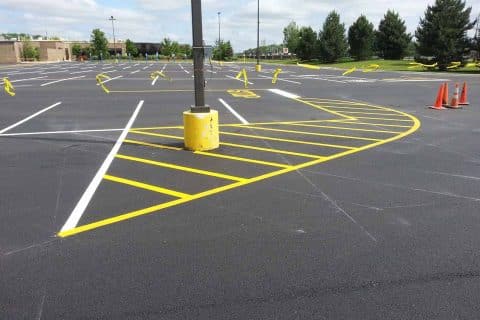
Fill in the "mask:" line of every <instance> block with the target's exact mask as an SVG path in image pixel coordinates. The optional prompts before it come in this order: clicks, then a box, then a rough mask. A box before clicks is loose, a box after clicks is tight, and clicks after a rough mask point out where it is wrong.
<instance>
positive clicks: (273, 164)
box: [194, 151, 291, 168]
mask: <svg viewBox="0 0 480 320" xmlns="http://www.w3.org/2000/svg"><path fill="white" fill-rule="evenodd" d="M194 153H195V154H200V155H203V156H209V157H216V158H222V159H229V160H235V161H242V162H248V163H255V164H261V165H265V166H272V167H278V168H290V167H291V166H289V165H287V164H281V163H276V162H269V161H262V160H255V159H250V158H243V157H234V156H228V155H225V154H219V153H212V152H205V151H195V152H194Z"/></svg>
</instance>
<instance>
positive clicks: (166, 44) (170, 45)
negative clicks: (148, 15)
mask: <svg viewBox="0 0 480 320" xmlns="http://www.w3.org/2000/svg"><path fill="white" fill-rule="evenodd" d="M160 47H161V50H160V51H161V54H162V55H164V56H167V57H171V56H172V55H173V54H174V55H177V54H178V51H179V45H178V42H177V41H172V40H170V38H164V39H163V41H162V43H161V44H160Z"/></svg>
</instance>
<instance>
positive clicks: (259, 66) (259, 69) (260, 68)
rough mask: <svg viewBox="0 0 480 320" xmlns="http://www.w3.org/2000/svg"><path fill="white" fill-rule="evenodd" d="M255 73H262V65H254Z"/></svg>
mask: <svg viewBox="0 0 480 320" xmlns="http://www.w3.org/2000/svg"><path fill="white" fill-rule="evenodd" d="M255 71H257V72H260V71H262V65H261V64H256V65H255Z"/></svg>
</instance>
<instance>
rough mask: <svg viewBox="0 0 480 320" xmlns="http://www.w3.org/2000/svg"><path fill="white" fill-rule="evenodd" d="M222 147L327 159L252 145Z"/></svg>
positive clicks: (226, 143)
mask: <svg viewBox="0 0 480 320" xmlns="http://www.w3.org/2000/svg"><path fill="white" fill-rule="evenodd" d="M220 145H222V146H228V147H234V148H242V149H252V150H257V151H265V152H271V153H280V154H287V155H290V156H297V157H304V158H313V159H323V158H325V157H323V156H317V155H314V154H308V153H299V152H292V151H287V150H279V149H268V148H262V147H255V146H250V145H246V144H236V143H229V142H220Z"/></svg>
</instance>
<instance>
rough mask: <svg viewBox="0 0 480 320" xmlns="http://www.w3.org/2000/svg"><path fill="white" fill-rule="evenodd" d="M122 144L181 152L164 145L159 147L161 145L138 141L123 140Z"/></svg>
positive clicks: (178, 149)
mask: <svg viewBox="0 0 480 320" xmlns="http://www.w3.org/2000/svg"><path fill="white" fill-rule="evenodd" d="M123 142H124V143H129V144H138V145H141V146H146V147H152V148H159V149H167V150H176V151H180V150H183V149H182V148H177V147H170V146H164V145H161V144H156V143H148V142H144V141H138V140H130V139H125V140H123Z"/></svg>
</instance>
